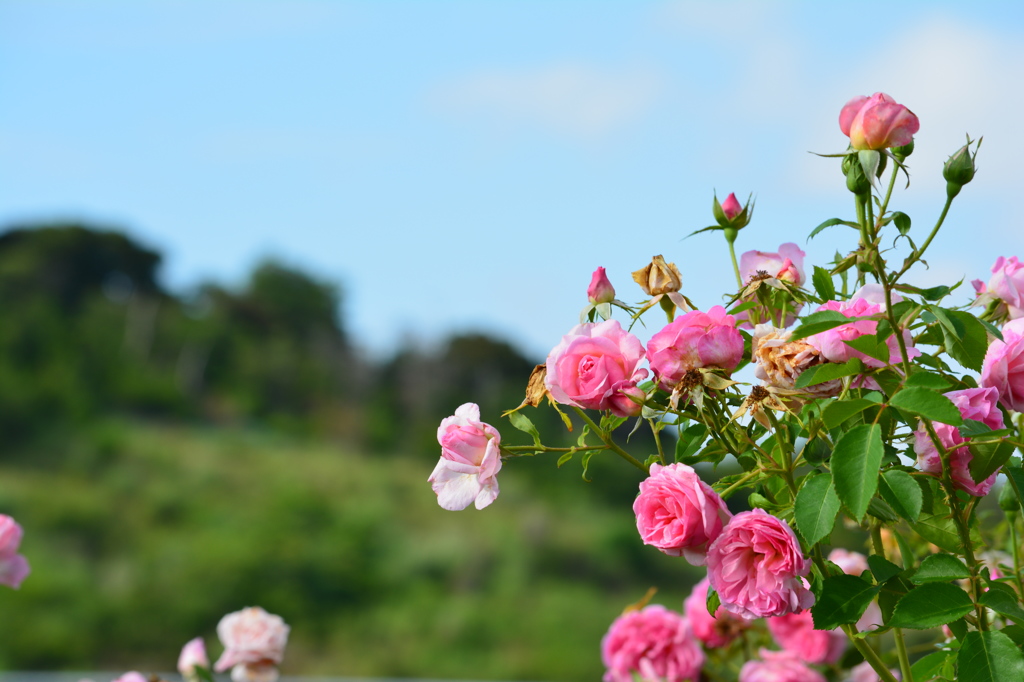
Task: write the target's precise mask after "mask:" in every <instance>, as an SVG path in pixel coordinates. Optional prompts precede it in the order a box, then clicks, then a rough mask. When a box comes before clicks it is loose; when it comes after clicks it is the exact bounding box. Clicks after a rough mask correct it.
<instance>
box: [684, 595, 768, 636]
mask: <svg viewBox="0 0 1024 682" xmlns="http://www.w3.org/2000/svg"><path fill="white" fill-rule="evenodd" d="M709 586H710V583H709V582H708V579H707V578H704V579H703V580H701V581H700V582H699V583H697V584H696V585H694V586H693V591H692V592H690V596H689V597H687V598H686V601H684V602H683V612H684V613H685V614H686V619H687V620H688V621H689V622H690V629H691V630H692V631H693V636H694V637H696V638H697V639H699V640H700V641H702V642H704V646H709V647H715V648H717V647H722V646H725V645H727V644H728V643H729V642H731V641H733V640H734V639H736V637H738V636H739V634H740V633H741V632H743V631H744V630H746V629H747V628H749V627H750V624H751V621H749V620H747V619H745V618H737V617H736V616H734V615H732V614H731V613H729V612H728V611H726V610H725V609H723V608H722V607H721V606H719V607H718V609H717V610H716V611H715V615H714V616H712V615H711V614H710V613H708V587H709Z"/></svg>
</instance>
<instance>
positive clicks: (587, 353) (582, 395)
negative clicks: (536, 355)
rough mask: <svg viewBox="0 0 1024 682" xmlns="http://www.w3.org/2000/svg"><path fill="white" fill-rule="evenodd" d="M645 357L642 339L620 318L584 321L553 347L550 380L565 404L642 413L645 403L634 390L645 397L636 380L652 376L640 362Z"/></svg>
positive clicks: (553, 391)
mask: <svg viewBox="0 0 1024 682" xmlns="http://www.w3.org/2000/svg"><path fill="white" fill-rule="evenodd" d="M643 359H644V347H643V344H641V343H640V339H638V338H637V337H635V336H633V335H632V334H630V333H629V332H627V331H625V330H624V329H623V328H622V327H621V326H619V323H618V322H617V321H615V320H608V321H607V322H599V323H596V324H594V323H589V324H581V325H577V326H576V327H573V328H572V330H571V331H570V332H569V333H568V334H566V335H565V336H563V337H562V341H561V343H559V344H558V345H557V346H555V348H554V349H553V350H552V351H551V352H550V353H548V359H547V370H548V371H547V376H546V377H545V378H544V383H545V384H546V385H547V387H548V391H550V392H551V397H552V398H554V399H555V400H556V401H557V402H559V403H562V404H563V405H576V406H578V407H582V408H585V409H588V410H611V411H612V412H613V413H614V414H615V415H617V416H619V417H632V416H635V415H638V414H640V410H641V405H640V404H639V403H638V402H635V401H633V400H630V399H629V397H628V396H629V395H632V396H634V397H637V398H640V399H642V396H643V392H642V391H640V390H639V389H637V388H636V384H637V382H638V381H640V380H642V379H643V378H644V377H646V376H647V370H645V369H640V368H639V365H640V362H641V361H642V360H643Z"/></svg>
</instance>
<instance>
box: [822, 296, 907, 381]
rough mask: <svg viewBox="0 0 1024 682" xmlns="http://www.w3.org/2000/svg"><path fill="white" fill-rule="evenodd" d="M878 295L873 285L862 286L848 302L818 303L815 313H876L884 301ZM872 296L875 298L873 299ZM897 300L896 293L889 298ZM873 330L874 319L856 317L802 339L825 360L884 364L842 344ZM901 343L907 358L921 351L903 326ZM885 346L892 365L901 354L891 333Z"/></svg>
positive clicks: (897, 361) (861, 314) (854, 314)
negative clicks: (853, 359)
mask: <svg viewBox="0 0 1024 682" xmlns="http://www.w3.org/2000/svg"><path fill="white" fill-rule="evenodd" d="M878 298H879V294H878V292H877V291H876V290H875V289H874V288H873V287H869V286H865V287H863V288H862V289H861V290H860V291H858V292H857V293H855V294H854V295H853V297H852V298H851V299H850V300H849V301H828V302H826V303H825V304H824V305H822V306H820V307H819V308H818V310H817V312H821V311H823V310H836V311H839V312H841V313H842V314H843V315H845V316H846V317H870V316H872V315H879V316H880V315H881V313H882V312H883V311H884V310H885V304H884V299H883V300H877V299H878ZM872 299H876V300H874V301H873V300H872ZM901 300H903V299H902V298H900V297H899V296H894V297H893V303H898V302H899V301H901ZM877 330H878V322H877V321H876V320H858V321H856V322H850V323H849V324H844V325H840V326H838V327H833V328H832V329H829V330H828V331H824V332H821V333H818V334H814V335H812V336H808V337H807V338H806V339H805V340H806V341H807V343H809V344H810V345H811V346H812V347H814V348H816V349H817V350H818V351H819V352H820V353H821V355H822V357H824V358H825V359H826V360H828V361H829V362H838V363H842V362H846V361H847V360H849V359H850V358H860V359H861V362H863V363H864V364H865V365H867V366H868V367H884V366H885V365H886V363H884V362H882V361H881V360H879V359H877V358H873V357H871V356H869V355H865V354H864V353H861V352H860V351H859V350H855V349H854V348H852V347H850V346H848V345H846V342H847V341H853V340H854V339H857V338H860V337H861V336H864V335H865V334H874V333H875V332H876V331H877ZM903 342H904V345H905V346H906V348H907V357H908V358H916V357H917V356H918V355H920V354H921V351H919V350H918V349H917V348H914V345H913V339H912V337H911V336H910V332H909V331H907V330H905V329H904V330H903ZM886 346H888V348H889V364H891V365H895V364H898V363H899V362H901V361H902V359H903V356H902V355H900V346H899V342H898V341H897V340H896V335H895V334H892V335H890V336H889V338H888V339H886Z"/></svg>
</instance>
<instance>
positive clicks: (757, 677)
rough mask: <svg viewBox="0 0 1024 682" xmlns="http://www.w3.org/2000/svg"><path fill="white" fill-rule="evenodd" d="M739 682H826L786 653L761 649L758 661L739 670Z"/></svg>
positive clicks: (819, 675)
mask: <svg viewBox="0 0 1024 682" xmlns="http://www.w3.org/2000/svg"><path fill="white" fill-rule="evenodd" d="M739 682H826V680H825V678H824V677H823V676H822V675H821V674H820V673H818V672H815V671H814V670H811V669H810V668H808V667H807V666H806V665H804V664H803V663H802V662H801V661H800V659H799V658H797V657H796V656H795V655H793V654H792V653H790V652H788V651H769V650H768V649H761V660H760V661H747V662H746V663H744V664H743V667H742V668H740V677H739Z"/></svg>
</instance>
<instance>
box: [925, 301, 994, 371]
mask: <svg viewBox="0 0 1024 682" xmlns="http://www.w3.org/2000/svg"><path fill="white" fill-rule="evenodd" d="M928 310H930V311H931V312H932V313H933V314H934V315H935V317H936V319H938V321H939V324H940V325H942V338H943V341H944V343H945V345H946V352H947V353H949V355H950V357H952V358H953V359H954V360H956V361H957V362H959V363H960V364H961V365H963V366H964V367H966V368H967V369H973V370H974V371H976V372H980V371H981V363H982V361H983V360H984V359H985V351H986V350H988V334H987V332H986V331H985V327H984V325H982V324H981V322H978V319H977V318H976V317H974V315H971V314H970V313H965V312H962V311H959V310H947V309H945V308H940V307H938V306H935V305H929V306H928Z"/></svg>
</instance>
